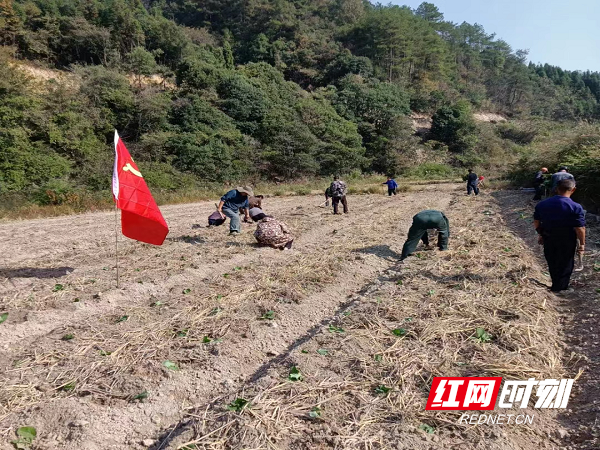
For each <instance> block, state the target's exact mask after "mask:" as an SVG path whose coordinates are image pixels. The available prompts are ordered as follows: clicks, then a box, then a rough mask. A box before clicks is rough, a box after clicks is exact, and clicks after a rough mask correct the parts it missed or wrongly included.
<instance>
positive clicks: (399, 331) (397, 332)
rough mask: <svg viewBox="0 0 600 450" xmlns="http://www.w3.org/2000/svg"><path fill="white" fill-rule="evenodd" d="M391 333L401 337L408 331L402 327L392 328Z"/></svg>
mask: <svg viewBox="0 0 600 450" xmlns="http://www.w3.org/2000/svg"><path fill="white" fill-rule="evenodd" d="M392 333H393V334H394V336H398V337H402V336H406V333H408V331H406V330H405V329H404V328H396V329H394V330H392Z"/></svg>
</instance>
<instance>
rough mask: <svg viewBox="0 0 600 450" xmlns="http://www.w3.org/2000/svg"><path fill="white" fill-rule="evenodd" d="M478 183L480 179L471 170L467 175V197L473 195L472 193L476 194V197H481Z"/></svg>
mask: <svg viewBox="0 0 600 450" xmlns="http://www.w3.org/2000/svg"><path fill="white" fill-rule="evenodd" d="M478 183H479V177H478V176H477V174H476V173H474V172H473V169H469V174H468V175H467V195H471V191H473V192H475V195H479V187H478V186H477V184H478Z"/></svg>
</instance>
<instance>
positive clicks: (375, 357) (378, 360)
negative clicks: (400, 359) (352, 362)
mask: <svg viewBox="0 0 600 450" xmlns="http://www.w3.org/2000/svg"><path fill="white" fill-rule="evenodd" d="M373 359H374V360H375V361H376V362H381V360H382V359H383V355H379V354H377V355H373Z"/></svg>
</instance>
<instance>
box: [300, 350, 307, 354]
mask: <svg viewBox="0 0 600 450" xmlns="http://www.w3.org/2000/svg"><path fill="white" fill-rule="evenodd" d="M300 353H304V354H307V353H308V350H301V351H300Z"/></svg>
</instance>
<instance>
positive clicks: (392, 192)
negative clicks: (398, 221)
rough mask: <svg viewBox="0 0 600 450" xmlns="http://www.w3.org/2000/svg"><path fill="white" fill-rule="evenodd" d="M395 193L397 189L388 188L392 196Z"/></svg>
mask: <svg viewBox="0 0 600 450" xmlns="http://www.w3.org/2000/svg"><path fill="white" fill-rule="evenodd" d="M392 194H393V195H396V189H388V195H389V196H390V197H391V196H392Z"/></svg>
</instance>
